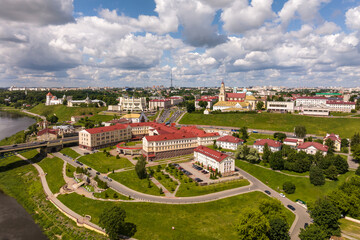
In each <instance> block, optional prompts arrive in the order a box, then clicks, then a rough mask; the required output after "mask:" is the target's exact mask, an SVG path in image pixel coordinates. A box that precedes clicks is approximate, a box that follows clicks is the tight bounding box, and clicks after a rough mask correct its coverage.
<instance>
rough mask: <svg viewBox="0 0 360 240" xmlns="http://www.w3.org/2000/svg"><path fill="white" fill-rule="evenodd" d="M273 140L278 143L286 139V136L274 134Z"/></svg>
mask: <svg viewBox="0 0 360 240" xmlns="http://www.w3.org/2000/svg"><path fill="white" fill-rule="evenodd" d="M274 138H275V139H277V140H278V141H284V139H285V138H286V134H285V133H282V132H276V133H274Z"/></svg>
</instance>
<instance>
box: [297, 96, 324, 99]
mask: <svg viewBox="0 0 360 240" xmlns="http://www.w3.org/2000/svg"><path fill="white" fill-rule="evenodd" d="M296 99H327V97H309V96H304V97H297V98H296Z"/></svg>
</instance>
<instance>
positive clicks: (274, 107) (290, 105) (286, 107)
mask: <svg viewBox="0 0 360 240" xmlns="http://www.w3.org/2000/svg"><path fill="white" fill-rule="evenodd" d="M294 107H295V102H281V101H272V102H270V101H269V102H267V106H266V108H267V110H270V111H274V112H294Z"/></svg>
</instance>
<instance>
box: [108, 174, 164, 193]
mask: <svg viewBox="0 0 360 240" xmlns="http://www.w3.org/2000/svg"><path fill="white" fill-rule="evenodd" d="M109 177H110V178H112V179H114V180H115V181H118V182H119V183H121V184H123V185H125V186H127V187H128V188H131V189H134V190H135V191H138V192H142V193H146V194H151V195H160V190H159V188H158V187H157V186H155V184H154V183H152V182H151V181H150V186H151V187H150V188H149V181H148V180H147V179H139V178H138V176H137V175H136V172H135V170H131V171H125V172H119V173H111V174H110V175H109Z"/></svg>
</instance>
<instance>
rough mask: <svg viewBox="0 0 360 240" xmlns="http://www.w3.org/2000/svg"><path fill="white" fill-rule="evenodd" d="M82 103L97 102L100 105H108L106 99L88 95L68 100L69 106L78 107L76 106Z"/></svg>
mask: <svg viewBox="0 0 360 240" xmlns="http://www.w3.org/2000/svg"><path fill="white" fill-rule="evenodd" d="M81 104H86V105H89V104H96V105H98V106H99V107H101V106H106V103H105V102H104V101H102V100H97V99H94V100H91V99H90V98H89V97H86V98H85V99H84V100H68V102H67V106H68V107H76V106H80V105H81Z"/></svg>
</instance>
